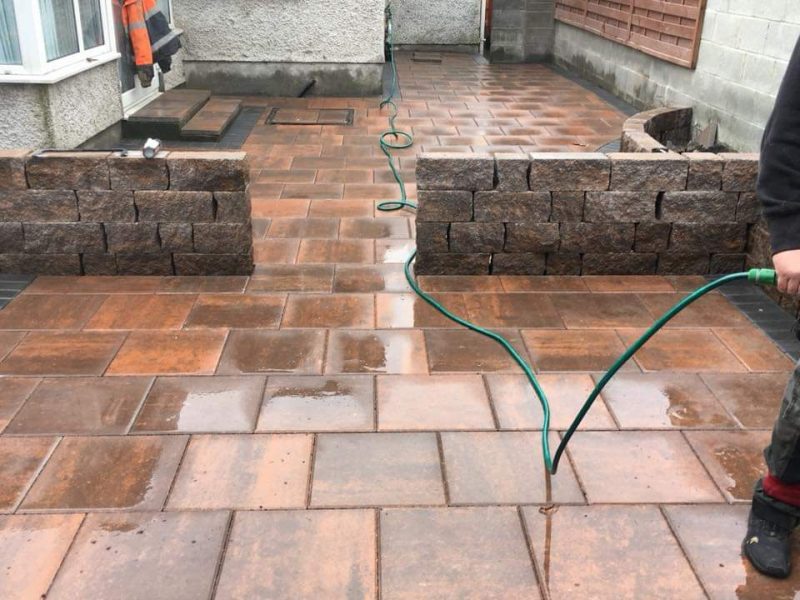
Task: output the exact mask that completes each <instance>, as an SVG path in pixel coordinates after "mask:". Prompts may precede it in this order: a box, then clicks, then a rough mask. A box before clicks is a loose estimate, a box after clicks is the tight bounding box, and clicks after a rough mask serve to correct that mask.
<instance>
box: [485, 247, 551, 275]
mask: <svg viewBox="0 0 800 600" xmlns="http://www.w3.org/2000/svg"><path fill="white" fill-rule="evenodd" d="M544 269H545V255H544V254H538V253H528V252H514V253H507V252H504V253H502V254H495V255H494V256H493V257H492V275H544Z"/></svg>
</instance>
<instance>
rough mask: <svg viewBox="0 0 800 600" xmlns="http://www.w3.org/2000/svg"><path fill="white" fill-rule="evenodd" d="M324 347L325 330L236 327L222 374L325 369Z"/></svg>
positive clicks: (309, 371)
mask: <svg viewBox="0 0 800 600" xmlns="http://www.w3.org/2000/svg"><path fill="white" fill-rule="evenodd" d="M324 348H325V332H324V331H322V330H305V331H283V330H281V331H268V330H258V329H242V330H238V331H232V332H231V333H230V335H229V336H228V341H227V344H226V345H225V351H224V352H223V354H222V358H221V359H220V362H219V368H218V370H217V372H218V373H219V374H222V375H239V374H242V373H298V374H314V373H321V372H322V360H323V353H324Z"/></svg>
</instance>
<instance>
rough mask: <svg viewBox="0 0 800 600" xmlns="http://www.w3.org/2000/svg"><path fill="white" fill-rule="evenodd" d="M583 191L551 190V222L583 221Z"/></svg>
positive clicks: (584, 197)
mask: <svg viewBox="0 0 800 600" xmlns="http://www.w3.org/2000/svg"><path fill="white" fill-rule="evenodd" d="M585 202H586V194H585V193H584V192H553V212H552V213H551V215H550V220H551V221H553V222H561V223H563V222H566V221H583V208H584V203H585Z"/></svg>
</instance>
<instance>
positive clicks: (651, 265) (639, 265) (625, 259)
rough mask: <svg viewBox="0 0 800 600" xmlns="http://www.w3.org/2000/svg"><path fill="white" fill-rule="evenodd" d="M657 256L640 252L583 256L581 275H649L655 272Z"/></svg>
mask: <svg viewBox="0 0 800 600" xmlns="http://www.w3.org/2000/svg"><path fill="white" fill-rule="evenodd" d="M657 262H658V255H656V254H655V253H642V252H616V253H607V254H602V253H596V252H587V253H586V254H584V255H583V270H582V271H581V273H582V274H583V275H651V274H653V273H655V272H656V264H657Z"/></svg>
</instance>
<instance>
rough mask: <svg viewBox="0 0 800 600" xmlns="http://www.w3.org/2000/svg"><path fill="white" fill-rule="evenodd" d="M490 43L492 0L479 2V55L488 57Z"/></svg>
mask: <svg viewBox="0 0 800 600" xmlns="http://www.w3.org/2000/svg"><path fill="white" fill-rule="evenodd" d="M491 45H492V0H482V2H481V50H480V52H481V55H482V56H485V57H488V55H489V50H490V48H491Z"/></svg>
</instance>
